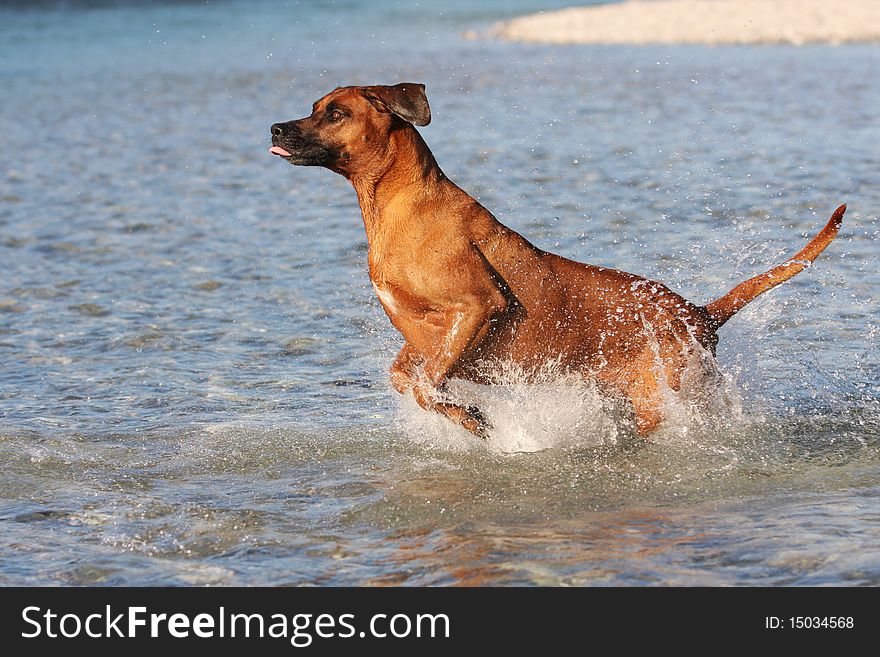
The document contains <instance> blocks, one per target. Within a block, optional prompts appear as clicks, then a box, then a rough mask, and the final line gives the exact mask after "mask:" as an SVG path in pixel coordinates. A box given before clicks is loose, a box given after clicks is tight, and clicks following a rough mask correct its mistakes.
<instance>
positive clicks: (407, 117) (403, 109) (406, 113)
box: [361, 82, 431, 125]
mask: <svg viewBox="0 0 880 657" xmlns="http://www.w3.org/2000/svg"><path fill="white" fill-rule="evenodd" d="M361 93H362V94H363V95H364V97H365V98H366V99H367V100H368V101H370V104H372V106H373V107H375V108H376V109H377V110H378V111H379V112H383V113H388V112H390V113H392V114H396V115H397V116H399V117H400V118H402V119H403V120H404V121H408V122H409V123H412V124H413V125H428V124H429V123H430V122H431V108H430V107H429V106H428V97H427V96H426V95H425V85H423V84H419V83H416V82H401V83H400V84H395V85H394V86H393V87H390V86H386V85H376V86H373V87H361Z"/></svg>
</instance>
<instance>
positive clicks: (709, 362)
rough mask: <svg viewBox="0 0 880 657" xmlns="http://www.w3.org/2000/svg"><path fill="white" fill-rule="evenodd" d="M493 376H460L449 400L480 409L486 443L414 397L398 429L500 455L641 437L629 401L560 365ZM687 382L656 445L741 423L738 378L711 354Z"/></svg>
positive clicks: (667, 392)
mask: <svg viewBox="0 0 880 657" xmlns="http://www.w3.org/2000/svg"><path fill="white" fill-rule="evenodd" d="M486 374H487V376H488V378H489V380H490V382H491V385H479V384H475V383H471V382H468V381H463V380H459V379H455V380H452V381H450V383H449V386H448V390H446V391H445V393H444V397H443V399H444V401H449V402H452V403H458V404H465V405H476V406H477V407H478V408H480V410H481V411H482V412H483V413H484V414H485V415H486V417H487V418H488V419H489V422H490V424H491V425H492V428H491V430H490V432H489V436H488V438H487V439H486V440H485V441H482V440H480V439H478V438H475V437H474V436H473V435H472V434H470V433H469V432H467V431H465V430H464V429H462V428H460V427H458V426H456V425H455V424H453V423H452V422H450V421H449V420H448V419H446V418H445V417H442V416H441V415H439V414H437V413H427V412H425V411H424V410H422V409H421V408H420V407H419V406H418V405H417V404H416V402H415V401H414V400H413V399H412V398H411V397H409V396H405V397H402V398H401V401H400V402H399V407H398V410H397V416H396V419H395V422H396V424H397V428H398V430H400V431H401V432H402V433H404V434H405V435H407V436H409V437H410V438H411V439H412V440H413V441H415V442H417V443H420V444H423V445H427V446H429V447H432V448H435V449H440V450H444V451H452V452H466V451H472V450H481V449H486V450H489V451H490V452H495V453H500V454H513V453H522V452H539V451H542V450H547V449H554V448H578V447H581V448H595V447H607V446H613V445H623V444H625V443H627V442H632V441H637V440H639V438H638V437H637V435H636V433H635V423H634V421H633V419H632V413H631V409H630V408H629V406H628V404H627V403H625V402H624V401H623V400H620V399H615V398H613V397H609V396H608V395H607V394H603V392H602V391H601V390H600V389H599V387H598V386H597V384H596V383H595V382H594V381H592V380H589V379H586V378H584V377H583V376H581V375H579V374H576V373H572V372H566V371H564V370H563V368H562V367H561V366H560V365H559V363H558V362H556V361H548V362H546V363H545V364H544V365H543V366H542V367H541V368H540V369H539V370H538V371H536V372H527V371H526V370H525V369H523V368H522V367H521V366H519V365H517V364H515V363H510V362H503V363H494V364H492V365H487V366H486ZM707 375H708V376H707ZM683 379H684V380H683V385H682V387H681V390H680V391H675V390H673V389H672V388H671V387H669V386H668V385H666V386H664V387H663V389H662V410H663V414H664V418H665V420H664V422H663V424H662V425H661V427H660V429H659V430H658V431H657V432H656V433H655V434H653V435H652V437H651V440H652V441H653V442H662V443H680V444H682V445H685V444H687V445H697V444H699V445H706V444H707V442H712V443H714V442H715V441H714V440H712V439H711V436H714V435H717V433H718V431H719V429H720V428H721V427H729V426H731V425H735V424H736V423H737V422H739V421H741V419H742V414H743V410H742V403H741V400H740V396H739V394H738V392H737V389H736V385H735V378H733V377H730V376H725V375H724V374H722V373H721V372H720V370H719V369H718V367H717V363H716V362H715V360H714V358H713V357H712V356H711V355H710V354H708V353H706V352H700V353H697V354H695V356H694V357H693V358H692V359H691V362H689V363H688V366H687V368H686V370H685V375H684V377H683ZM707 380H708V382H709V384H708V385H706V382H707ZM716 447H719V448H722V449H723V447H720V446H716Z"/></svg>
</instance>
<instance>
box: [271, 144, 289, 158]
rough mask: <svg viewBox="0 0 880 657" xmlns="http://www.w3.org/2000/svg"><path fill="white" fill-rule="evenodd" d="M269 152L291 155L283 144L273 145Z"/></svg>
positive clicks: (284, 155)
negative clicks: (282, 146)
mask: <svg viewBox="0 0 880 657" xmlns="http://www.w3.org/2000/svg"><path fill="white" fill-rule="evenodd" d="M269 152H270V153H273V154H274V155H281V156H283V157H290V153H288V152H287V151H286V150H284V149H283V148H281V146H273V147H272V148H270V149H269Z"/></svg>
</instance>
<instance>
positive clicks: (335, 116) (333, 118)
mask: <svg viewBox="0 0 880 657" xmlns="http://www.w3.org/2000/svg"><path fill="white" fill-rule="evenodd" d="M344 116H345V114H343V113H342V112H340V111H339V110H338V109H335V110H333V111H332V112H330V113H329V114H328V115H327V120H328V121H330V123H336V122H338V121H341V120H342V118H343V117H344Z"/></svg>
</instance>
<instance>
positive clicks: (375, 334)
mask: <svg viewBox="0 0 880 657" xmlns="http://www.w3.org/2000/svg"><path fill="white" fill-rule="evenodd" d="M564 4H567V3H565V2H558V3H538V2H531V1H529V0H519V1H518V2H515V3H509V2H503V3H502V2H500V1H499V2H491V3H480V4H479V6H478V7H476V6H474V3H468V2H463V1H462V2H458V1H456V2H452V3H447V4H446V5H444V6H442V7H438V5H437V3H426V4H423V5H420V4H418V3H416V4H403V3H400V4H398V3H395V2H390V1H388V2H386V1H383V2H371V3H366V2H361V1H360V0H348V1H347V2H308V3H306V2H303V3H293V2H291V3H288V4H286V5H282V4H281V3H274V2H244V1H243V0H241V1H239V0H230V1H229V2H220V3H212V4H210V5H204V4H201V3H185V2H184V3H179V2H167V3H102V2H97V3H89V4H88V7H87V8H83V6H82V5H80V3H53V2H47V3H39V4H37V5H32V4H29V5H27V6H23V7H22V6H9V5H4V7H3V8H0V82H2V86H3V88H4V90H5V91H4V95H3V103H2V104H0V134H2V135H3V137H2V140H0V155H2V160H0V161H2V169H0V459H2V463H3V468H2V474H0V527H2V531H0V583H2V584H7V585H11V584H108V585H116V584H136V585H137V584H145V585H154V584H162V585H164V584H220V585H223V584H553V585H558V584H574V585H584V584H614V585H618V584H691V585H693V584H873V585H876V584H878V583H880V506H878V502H877V500H878V493H880V477H878V475H880V449H878V447H880V441H878V426H880V402H878V393H880V358H878V355H877V348H876V347H877V337H878V302H877V297H876V292H875V291H876V289H877V287H878V285H880V276H878V273H877V267H876V262H877V257H878V250H877V233H878V223H877V219H876V216H877V208H878V207H880V191H878V190H880V186H878V184H877V183H878V180H877V171H878V170H880V127H878V123H877V121H876V112H875V108H876V107H877V106H878V104H880V88H878V84H877V82H876V79H877V78H876V71H877V70H878V65H880V49H878V48H877V47H876V46H867V45H864V46H847V47H837V48H835V47H821V46H810V47H802V48H794V47H774V48H699V47H656V48H654V47H651V48H644V47H643V48H625V47H589V46H583V47H581V46H574V47H556V46H523V45H517V44H505V43H499V42H495V41H492V40H488V39H481V38H478V39H466V38H462V36H461V34H462V33H466V32H468V31H475V32H477V33H483V32H484V31H485V30H486V29H487V27H488V26H489V24H491V22H492V21H493V20H497V19H500V18H503V17H507V16H509V15H513V14H516V13H523V12H528V11H532V10H535V9H536V8H539V7H541V6H562V5H564ZM402 80H411V81H420V82H424V83H425V84H426V85H427V89H428V96H429V99H430V101H431V105H432V110H433V116H434V121H433V123H432V124H431V125H430V126H428V127H426V128H424V129H422V134H423V135H424V137H425V139H426V140H427V142H428V144H429V145H430V146H431V148H432V149H433V150H434V152H435V154H436V156H437V159H438V161H439V162H440V165H441V166H442V167H443V168H444V170H445V171H446V173H447V174H448V175H449V176H450V177H451V178H452V179H453V180H454V181H456V182H457V183H458V184H460V185H461V186H462V187H464V188H465V189H466V190H468V191H470V192H471V193H472V194H473V195H475V196H476V197H478V198H479V200H480V201H481V202H482V203H483V204H484V205H486V206H487V207H488V208H489V209H491V210H492V211H493V212H494V213H495V214H496V215H497V216H498V217H499V218H500V219H501V220H502V221H504V222H505V223H507V224H508V225H510V226H511V227H513V228H515V229H516V230H519V231H521V232H523V233H524V234H526V235H527V236H528V237H529V238H530V239H531V240H532V241H534V242H535V243H536V244H537V245H538V246H541V247H542V248H546V249H549V250H553V251H555V252H558V253H561V254H564V255H566V256H568V257H572V258H576V259H580V260H583V261H587V262H592V263H595V264H605V265H608V266H613V267H618V268H621V269H625V270H627V271H632V272H634V273H638V274H642V275H646V276H651V277H656V278H658V279H660V280H662V281H664V282H666V283H668V284H669V285H670V286H671V287H672V288H673V289H675V290H677V291H679V292H681V293H683V294H684V295H685V296H687V297H688V298H690V299H692V300H694V301H695V302H697V303H703V302H706V301H708V300H710V299H713V298H716V297H717V296H719V295H720V294H722V293H724V292H725V291H727V290H728V289H729V288H730V287H731V286H732V285H733V284H735V283H737V282H739V281H741V280H743V279H745V278H747V277H749V276H751V275H753V274H755V273H758V272H760V271H764V270H765V269H766V268H768V267H769V266H770V265H772V264H776V263H777V262H779V261H781V260H782V259H783V258H785V257H786V256H787V255H788V254H791V253H792V252H794V251H795V250H797V249H799V248H800V247H801V246H802V245H803V244H804V243H805V241H806V240H807V239H808V237H809V236H810V235H812V234H814V233H815V232H816V231H817V230H818V229H819V228H820V227H821V226H822V225H824V223H825V222H826V221H827V218H828V216H829V215H830V213H831V211H832V210H833V209H834V208H835V207H836V206H837V205H838V204H839V203H841V202H848V203H849V207H850V210H849V212H848V213H847V216H846V219H845V223H844V229H843V231H842V233H841V236H840V237H839V238H838V240H837V241H836V242H835V243H834V244H833V245H832V246H831V247H829V249H828V251H827V252H826V253H825V254H823V255H822V257H821V259H820V260H819V261H817V263H816V266H814V267H812V268H811V269H810V270H808V271H807V272H805V273H803V274H801V275H800V276H798V277H797V278H796V279H795V280H792V281H791V282H789V283H788V284H786V285H785V286H783V287H781V288H778V289H777V290H775V291H773V292H771V293H770V294H768V295H766V296H765V297H762V299H761V300H760V301H758V302H755V303H754V304H753V305H751V306H749V307H748V308H747V309H746V310H745V311H743V312H742V313H741V314H740V315H739V316H737V318H735V319H734V320H732V321H731V322H730V323H729V324H728V325H727V326H725V328H724V329H723V330H722V332H721V345H720V348H719V361H720V365H721V368H722V370H723V372H724V373H725V375H726V377H727V383H726V385H725V387H724V391H723V394H722V395H720V397H719V398H718V399H717V400H716V402H714V404H713V405H711V406H710V408H708V409H703V410H701V411H699V412H698V411H695V410H694V409H692V408H690V407H689V406H688V405H687V404H686V403H684V402H681V401H680V400H679V401H676V400H672V401H671V402H670V403H671V404H672V420H671V421H670V422H669V423H667V426H666V427H665V428H664V430H663V431H662V432H661V433H660V434H658V435H657V436H656V439H655V442H654V443H652V444H642V443H640V442H639V441H637V440H634V439H633V437H632V435H631V432H629V431H628V430H627V429H626V427H625V426H624V424H625V423H622V422H621V421H620V420H619V418H617V416H616V415H615V412H614V411H613V410H609V409H608V408H607V407H606V406H607V405H606V404H604V402H603V401H602V400H601V399H600V398H598V397H597V396H596V395H595V394H594V393H593V392H592V390H591V389H590V388H589V386H583V385H575V384H572V383H571V382H568V381H564V380H563V381H558V380H552V378H551V379H550V380H548V381H546V382H545V383H544V384H542V385H537V386H531V387H529V386H524V385H522V384H521V383H519V382H517V381H516V380H512V381H511V382H510V385H508V386H506V387H504V388H502V389H500V390H496V391H477V393H476V394H481V395H484V396H487V397H488V398H487V400H486V401H485V404H486V408H487V410H488V412H489V414H490V417H492V419H493V422H494V424H495V425H496V431H495V433H494V434H493V436H492V438H491V440H490V441H489V443H488V444H485V445H484V444H481V443H478V442H476V441H475V440H474V439H473V438H471V437H470V436H468V435H465V434H463V433H461V432H459V431H457V430H454V429H451V428H450V427H449V426H448V425H447V424H445V423H444V422H443V421H442V420H440V419H438V418H433V417H430V416H427V415H426V414H424V413H422V412H421V411H420V410H418V409H417V408H416V407H415V404H414V403H413V402H411V401H408V400H401V399H400V398H398V396H397V395H396V394H395V393H394V392H393V391H392V390H391V388H390V386H389V385H388V383H387V379H386V368H387V366H388V364H389V363H390V362H391V360H392V359H393V357H394V354H395V352H396V349H398V348H399V346H400V338H399V337H398V336H397V334H396V333H395V332H394V330H393V329H392V328H391V326H390V324H389V323H388V321H387V319H386V318H385V316H384V315H383V313H382V310H381V307H380V306H379V304H378V302H377V301H376V300H375V299H374V298H373V293H372V290H371V287H370V284H369V280H368V278H367V271H366V243H365V238H364V234H363V226H362V224H361V220H360V216H359V211H358V208H357V204H356V199H355V196H354V193H353V191H352V190H351V188H350V187H349V186H348V184H347V183H346V182H345V181H344V180H343V179H342V178H339V177H338V176H335V175H334V174H332V173H330V172H327V171H323V170H317V169H302V168H296V169H295V168H292V167H290V166H288V165H286V164H285V163H283V162H281V161H279V160H278V159H277V158H273V157H270V156H269V155H268V154H267V152H266V151H267V149H268V146H269V139H268V126H269V125H271V123H273V122H276V121H279V120H287V119H292V118H298V117H300V116H303V115H304V114H306V113H307V112H308V109H309V107H310V106H311V103H312V102H313V101H314V100H315V99H317V98H318V97H320V96H321V95H323V94H324V93H326V92H327V91H329V90H330V89H332V88H333V87H335V86H337V85H342V84H360V83H363V84H371V83H395V82H398V81H402Z"/></svg>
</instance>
